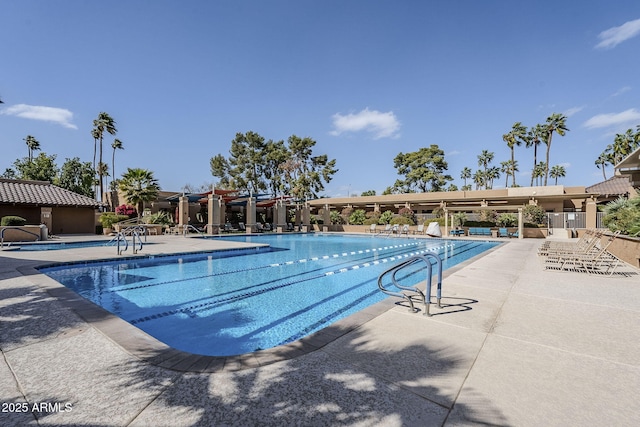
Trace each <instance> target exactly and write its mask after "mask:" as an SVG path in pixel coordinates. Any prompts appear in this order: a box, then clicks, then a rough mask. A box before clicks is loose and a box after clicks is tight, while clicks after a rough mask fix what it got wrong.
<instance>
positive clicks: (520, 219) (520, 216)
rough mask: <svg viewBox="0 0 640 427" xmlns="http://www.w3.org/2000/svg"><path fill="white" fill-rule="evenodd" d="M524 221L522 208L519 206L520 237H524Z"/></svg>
mask: <svg viewBox="0 0 640 427" xmlns="http://www.w3.org/2000/svg"><path fill="white" fill-rule="evenodd" d="M523 221H524V217H523V215H522V208H518V239H524V227H523Z"/></svg>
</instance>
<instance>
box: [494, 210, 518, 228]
mask: <svg viewBox="0 0 640 427" xmlns="http://www.w3.org/2000/svg"><path fill="white" fill-rule="evenodd" d="M496 222H497V224H498V225H501V226H503V227H514V226H516V225H517V224H518V217H517V216H516V214H512V213H502V214H500V215H498V219H497V220H496Z"/></svg>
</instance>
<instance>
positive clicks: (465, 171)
mask: <svg viewBox="0 0 640 427" xmlns="http://www.w3.org/2000/svg"><path fill="white" fill-rule="evenodd" d="M460 178H461V179H463V180H464V186H465V187H466V186H467V179H469V178H471V169H470V168H468V167H466V166H465V167H464V169H462V172H460Z"/></svg>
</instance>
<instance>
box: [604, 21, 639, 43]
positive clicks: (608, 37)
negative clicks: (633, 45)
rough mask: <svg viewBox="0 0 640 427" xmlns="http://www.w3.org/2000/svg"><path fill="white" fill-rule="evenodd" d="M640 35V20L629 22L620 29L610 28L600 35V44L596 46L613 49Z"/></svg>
mask: <svg viewBox="0 0 640 427" xmlns="http://www.w3.org/2000/svg"><path fill="white" fill-rule="evenodd" d="M638 34H640V19H635V20H633V21H627V22H625V23H624V24H622V25H620V26H619V27H613V28H609V29H608V30H604V31H603V32H601V33H600V34H598V38H599V39H600V43H598V44H597V45H596V48H601V49H612V48H614V47H616V46H617V45H619V44H620V43H622V42H623V41H625V40H629V39H630V38H632V37H635V36H637V35H638Z"/></svg>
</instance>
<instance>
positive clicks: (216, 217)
mask: <svg viewBox="0 0 640 427" xmlns="http://www.w3.org/2000/svg"><path fill="white" fill-rule="evenodd" d="M221 202H222V196H220V197H218V196H216V195H215V194H213V193H211V194H209V199H208V200H207V207H208V212H207V213H208V215H207V216H208V219H207V233H208V234H218V233H220V210H221V207H220V205H221Z"/></svg>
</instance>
